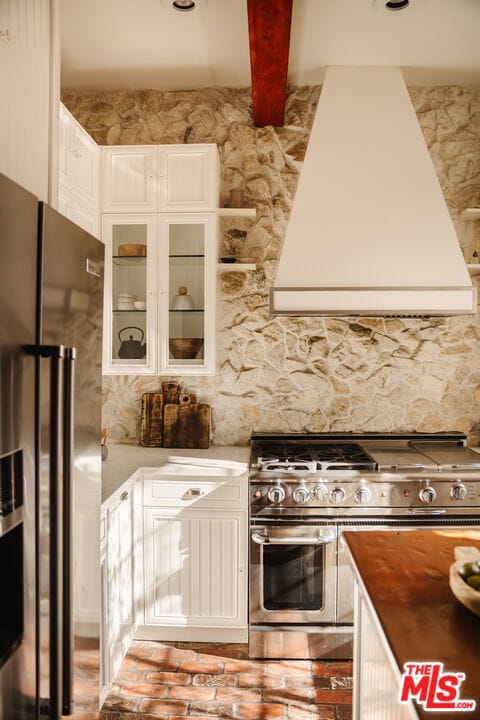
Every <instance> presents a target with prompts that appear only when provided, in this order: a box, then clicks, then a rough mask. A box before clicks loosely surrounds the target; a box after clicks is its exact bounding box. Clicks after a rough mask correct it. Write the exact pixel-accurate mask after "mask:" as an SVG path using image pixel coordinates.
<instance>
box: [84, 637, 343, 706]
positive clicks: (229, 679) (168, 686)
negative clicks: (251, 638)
mask: <svg viewBox="0 0 480 720" xmlns="http://www.w3.org/2000/svg"><path fill="white" fill-rule="evenodd" d="M351 688H352V663H351V662H348V661H345V662H339V661H331V662H330V661H309V660H278V661H272V660H268V661H262V660H249V659H248V649H247V646H246V645H241V644H232V645H230V644H220V643H211V644H207V643H158V642H144V641H134V642H133V643H132V645H131V646H130V649H129V652H128V655H127V657H126V658H125V660H124V662H123V665H122V667H121V669H120V672H119V673H118V675H117V677H116V678H115V681H114V683H113V686H112V689H111V692H110V693H109V695H108V697H107V699H106V701H105V704H104V706H103V708H102V712H101V713H100V714H99V715H96V714H94V713H88V715H87V714H85V716H82V717H81V716H80V715H79V720H80V717H81V720H159V719H160V720H186V718H187V717H188V718H189V720H214V719H215V718H222V719H225V720H351V716H352V713H351V703H352V691H351Z"/></svg>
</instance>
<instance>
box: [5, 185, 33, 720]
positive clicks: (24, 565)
mask: <svg viewBox="0 0 480 720" xmlns="http://www.w3.org/2000/svg"><path fill="white" fill-rule="evenodd" d="M37 224H38V201H37V198H36V197H34V196H33V195H31V194H30V193H29V192H27V191H26V190H24V189H23V188H21V187H20V186H19V185H16V184H15V183H13V182H12V181H11V180H9V179H8V178H6V177H5V176H3V175H0V260H1V261H0V470H1V473H0V482H1V489H0V498H1V503H0V505H1V509H0V567H1V568H2V579H1V591H0V717H2V718H20V717H21V718H22V719H23V718H27V717H28V718H34V717H36V713H37V712H38V706H37V702H36V701H37V687H36V685H37V680H36V678H37V662H36V634H35V633H36V618H35V615H36V611H35V601H36V572H35V568H36V556H37V548H38V546H37V544H36V542H35V536H36V526H35V515H36V499H35V392H34V382H35V361H34V359H33V357H30V356H28V355H26V354H25V353H24V352H23V347H24V346H25V345H31V344H32V343H34V342H35V300H36V275H37ZM22 558H23V561H22Z"/></svg>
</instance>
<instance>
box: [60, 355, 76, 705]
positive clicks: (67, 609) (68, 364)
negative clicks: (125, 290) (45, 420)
mask: <svg viewBox="0 0 480 720" xmlns="http://www.w3.org/2000/svg"><path fill="white" fill-rule="evenodd" d="M75 354H76V351H75V348H66V350H65V370H64V375H63V527H62V536H63V573H62V582H63V593H62V597H63V612H62V618H63V621H62V622H63V628H62V637H63V641H62V643H63V648H62V650H63V652H62V655H63V666H62V714H63V715H71V714H72V712H73V587H72V582H73V574H72V568H73V559H72V548H73V537H72V534H73V533H72V531H73V524H72V523H73V518H72V513H73V477H74V475H73V473H74V469H73V459H74V448H73V441H74V436H73V417H74V415H73V410H74V369H75Z"/></svg>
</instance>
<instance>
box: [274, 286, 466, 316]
mask: <svg viewBox="0 0 480 720" xmlns="http://www.w3.org/2000/svg"><path fill="white" fill-rule="evenodd" d="M359 300H360V301H361V303H360V304H361V307H360V308H359V309H357V306H358V304H359ZM476 312H477V288H476V287H473V286H458V287H448V288H445V287H348V288H347V287H319V288H301V287H298V288H293V287H283V288H282V287H273V288H271V289H270V313H271V314H272V315H311V316H316V315H326V316H330V315H331V316H337V315H359V316H379V315H392V316H393V315H395V316H402V317H406V316H420V315H437V316H450V315H475V314H476Z"/></svg>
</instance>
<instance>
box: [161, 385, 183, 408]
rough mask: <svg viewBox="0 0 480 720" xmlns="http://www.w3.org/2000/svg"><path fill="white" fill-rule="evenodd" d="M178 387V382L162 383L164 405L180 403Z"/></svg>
mask: <svg viewBox="0 0 480 720" xmlns="http://www.w3.org/2000/svg"><path fill="white" fill-rule="evenodd" d="M178 387H179V386H178V383H176V382H162V391H163V404H164V405H168V404H169V403H178V396H179V391H178Z"/></svg>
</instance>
